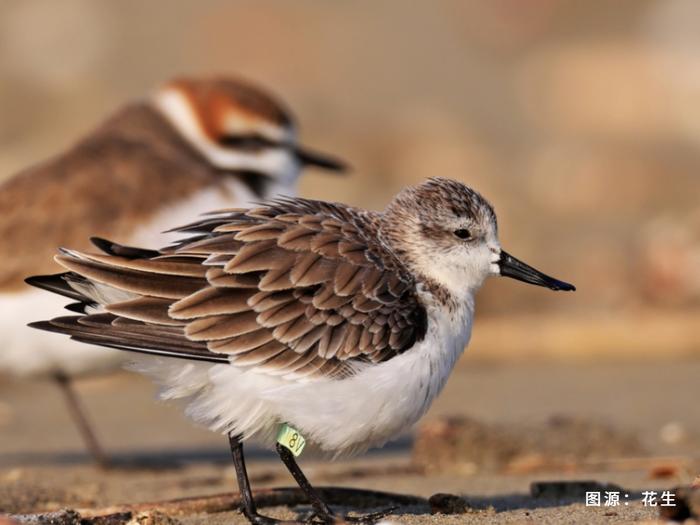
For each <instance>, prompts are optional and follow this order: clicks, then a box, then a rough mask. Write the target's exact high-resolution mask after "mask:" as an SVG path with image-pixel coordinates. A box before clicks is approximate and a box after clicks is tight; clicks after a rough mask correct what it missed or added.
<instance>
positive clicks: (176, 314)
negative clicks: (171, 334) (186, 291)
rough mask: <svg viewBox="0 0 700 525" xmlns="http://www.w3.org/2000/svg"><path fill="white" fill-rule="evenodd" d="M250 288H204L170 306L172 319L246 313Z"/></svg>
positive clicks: (253, 291) (252, 292) (251, 293)
mask: <svg viewBox="0 0 700 525" xmlns="http://www.w3.org/2000/svg"><path fill="white" fill-rule="evenodd" d="M254 293H255V290H252V289H250V288H243V289H238V288H204V289H202V290H199V291H197V292H195V293H193V294H191V295H188V296H187V297H184V298H183V299H180V300H179V301H177V302H175V303H173V304H172V306H171V307H170V312H169V313H170V316H171V317H172V318H173V319H197V318H199V317H205V316H208V315H221V314H237V313H240V312H245V311H248V310H249V309H250V308H249V307H248V299H250V297H251V296H252V295H253V294H254Z"/></svg>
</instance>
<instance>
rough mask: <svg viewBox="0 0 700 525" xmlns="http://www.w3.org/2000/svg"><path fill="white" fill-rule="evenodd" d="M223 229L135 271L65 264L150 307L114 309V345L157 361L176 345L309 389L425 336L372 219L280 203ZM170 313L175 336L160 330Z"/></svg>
mask: <svg viewBox="0 0 700 525" xmlns="http://www.w3.org/2000/svg"><path fill="white" fill-rule="evenodd" d="M225 219H226V217H225V216H218V217H215V218H211V217H209V218H205V219H203V220H202V221H201V222H200V223H193V224H191V225H188V226H187V227H186V229H187V231H194V232H202V231H204V232H208V233H206V238H204V237H200V238H198V239H196V240H193V241H191V242H190V243H189V244H188V243H187V242H185V243H180V245H179V247H178V248H177V250H176V251H175V252H173V251H163V252H161V253H162V255H159V256H157V257H153V258H150V259H149V258H146V259H143V260H141V259H140V260H139V261H140V262H138V263H134V261H130V260H129V261H125V260H123V259H124V258H120V257H115V256H108V255H105V256H100V257H99V259H96V258H95V257H93V258H90V257H91V256H89V255H88V256H84V255H82V254H78V253H73V252H66V253H64V254H63V255H61V256H59V260H60V262H61V263H62V264H64V265H65V266H66V267H68V268H69V269H71V270H72V271H74V272H76V273H79V274H81V275H83V276H84V277H85V278H87V279H94V280H96V281H99V282H105V283H106V284H109V285H110V286H113V287H115V288H117V289H120V290H126V291H130V292H134V293H138V294H141V295H142V296H144V297H141V298H139V299H137V300H134V301H129V302H126V304H124V303H120V304H117V305H114V309H113V310H114V311H113V312H112V314H111V315H120V316H121V315H122V314H123V316H122V317H118V318H117V319H116V320H113V321H112V322H110V323H109V324H110V327H111V328H110V334H109V337H108V339H107V340H108V341H110V342H113V338H114V337H115V335H114V333H115V332H116V331H117V330H120V331H123V334H124V336H125V338H126V340H128V344H129V345H134V341H135V339H136V338H137V337H139V335H142V336H143V337H144V340H148V341H152V342H154V344H157V345H159V349H160V348H161V347H162V346H163V345H164V344H165V343H166V342H167V341H173V340H183V341H181V342H180V343H177V344H175V346H176V347H178V348H182V349H183V351H184V349H187V348H189V347H190V346H191V345H194V347H195V348H198V349H199V348H201V347H202V345H206V348H207V351H209V352H212V353H216V354H220V355H225V356H228V357H229V358H230V359H231V360H232V363H233V364H234V365H235V366H245V367H253V370H255V371H256V372H260V373H267V374H273V375H283V376H284V375H287V376H289V377H290V378H294V379H298V380H312V379H314V378H320V377H326V378H335V379H341V378H343V377H348V376H349V375H351V374H352V373H353V370H355V369H356V368H357V365H358V364H359V363H361V362H362V363H366V362H381V361H385V360H387V359H391V358H392V357H393V356H395V355H397V354H400V353H401V352H404V351H406V350H408V349H409V348H411V347H412V346H413V345H414V343H415V342H416V341H418V340H420V339H421V338H422V337H423V336H424V333H425V310H424V308H423V306H422V305H421V304H420V302H419V301H418V299H417V296H416V294H415V292H414V285H413V281H412V280H411V277H410V275H409V274H408V272H407V271H405V269H402V268H401V267H398V266H396V264H397V262H396V260H395V259H394V258H393V255H392V254H390V253H386V254H385V253H384V252H383V250H384V249H385V248H383V245H382V244H381V243H377V242H375V241H374V240H373V235H374V236H376V235H377V232H376V230H372V228H375V227H376V224H377V223H378V220H377V219H376V217H375V216H373V215H372V214H371V213H369V212H359V211H354V210H352V209H350V208H346V207H342V206H339V205H331V204H328V203H316V202H314V201H305V200H303V199H297V200H291V199H282V200H280V201H276V202H273V203H271V204H270V205H269V206H267V207H262V208H258V209H256V210H253V211H248V212H240V211H235V212H232V213H231V215H230V216H229V217H228V220H230V224H229V223H227V222H226V220H225ZM229 226H230V228H229ZM227 230H230V231H227ZM373 231H374V233H372V232H373ZM233 232H237V233H233ZM341 235H342V237H340V236H341ZM233 236H235V239H234V238H233ZM188 246H189V247H190V248H191V249H192V252H191V253H190V252H188V251H187V250H188ZM385 260H386V264H384V261H385ZM136 264H138V265H139V266H135V265H136ZM192 266H199V267H200V268H202V269H203V270H197V271H195V270H194V269H193V267H192ZM202 276H204V278H203V277H202ZM147 297H150V299H148V298H147ZM139 301H141V302H139ZM148 301H154V303H153V304H152V305H151V304H150V303H148ZM132 302H133V304H131V303H132ZM156 302H157V304H156ZM167 305H169V307H168V308H169V309H168V310H167V315H168V316H169V317H170V318H171V320H172V321H173V324H174V325H175V326H166V325H165V323H162V322H161V323H160V324H156V320H160V321H163V319H162V315H163V311H164V308H165V307H166V306H167ZM151 306H152V308H153V312H152V313H151V311H150V310H149V309H148V308H147V307H151ZM149 315H151V316H153V321H151V320H150V319H149V317H148V316H149ZM90 322H94V321H90ZM97 322H98V323H102V322H103V320H102V319H97ZM178 323H183V324H184V325H185V326H184V329H183V328H182V327H181V326H177V324H178ZM90 328H91V329H97V328H98V327H97V326H91V327H90ZM144 345H145V343H144ZM144 345H142V346H141V347H143V346H144ZM141 347H140V348H141Z"/></svg>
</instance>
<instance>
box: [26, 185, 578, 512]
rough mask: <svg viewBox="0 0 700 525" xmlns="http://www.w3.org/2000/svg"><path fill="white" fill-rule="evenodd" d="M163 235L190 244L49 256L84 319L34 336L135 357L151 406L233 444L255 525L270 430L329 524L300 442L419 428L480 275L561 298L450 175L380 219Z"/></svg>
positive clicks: (245, 219)
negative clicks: (151, 387)
mask: <svg viewBox="0 0 700 525" xmlns="http://www.w3.org/2000/svg"><path fill="white" fill-rule="evenodd" d="M176 231H178V232H180V233H181V234H183V235H185V236H186V237H185V238H183V239H182V240H181V241H179V242H177V243H175V244H173V245H172V246H170V247H168V248H166V249H163V250H161V251H158V252H156V251H149V250H144V251H138V250H133V251H129V252H128V253H122V252H121V251H120V249H119V248H118V247H115V246H111V247H110V246H108V247H107V249H106V250H105V253H101V254H89V253H82V252H77V251H73V250H62V251H61V252H60V254H59V255H57V257H56V260H57V261H58V262H59V263H60V264H61V265H63V266H64V267H65V268H66V269H67V270H68V271H67V272H66V273H65V274H63V275H62V277H61V280H62V282H61V283H57V282H56V281H55V279H54V280H52V281H51V283H52V286H47V288H52V291H55V292H58V293H61V294H63V295H66V296H68V297H71V298H72V299H74V300H77V301H78V304H79V308H78V307H76V308H75V309H83V310H84V311H85V313H84V314H83V315H77V316H66V317H58V318H55V319H52V320H51V321H42V322H38V323H34V325H33V326H35V327H37V328H41V329H45V330H49V331H54V332H60V333H64V334H69V335H70V336H71V337H72V338H73V339H76V340H78V341H82V342H86V343H91V344H97V345H103V346H107V347H112V348H119V349H122V350H131V351H134V352H141V353H142V354H144V356H145V357H141V358H140V359H139V361H138V364H137V366H138V368H139V369H140V370H141V371H142V372H145V373H147V374H150V375H151V376H153V377H154V378H156V380H157V381H158V382H159V383H160V384H161V385H163V387H164V390H163V396H164V397H166V398H183V399H185V400H186V402H187V404H188V406H187V414H188V415H189V416H191V417H192V418H194V419H195V420H197V421H199V422H201V423H204V424H206V425H208V426H209V427H210V428H211V429H212V430H216V431H220V432H223V433H226V434H228V436H229V440H230V444H231V449H232V452H233V460H234V464H235V467H236V472H237V476H238V483H239V486H240V490H241V493H242V494H243V495H244V502H245V503H244V506H243V511H244V513H245V515H246V516H247V517H248V519H249V520H250V521H251V522H253V523H269V522H271V521H272V520H271V519H269V518H266V517H264V516H262V515H260V514H258V512H257V510H256V507H255V503H254V501H253V498H252V495H251V492H250V485H249V483H248V478H247V475H246V470H245V463H244V460H243V448H242V447H243V445H242V442H243V440H245V439H248V438H253V437H255V438H258V439H260V440H262V441H263V442H265V443H268V444H271V445H272V444H274V443H275V436H277V439H278V442H277V445H276V448H277V451H278V453H279V455H280V457H281V459H282V461H283V462H284V463H285V465H286V466H287V467H288V469H289V470H290V472H291V473H292V475H293V476H294V478H295V480H296V481H297V482H298V483H299V485H300V487H301V488H302V489H303V490H304V491H305V493H306V495H307V496H308V498H309V500H310V502H311V504H312V506H313V508H314V512H315V515H316V516H317V518H318V519H320V520H322V521H324V522H331V521H333V520H334V519H335V515H334V514H333V512H332V511H331V510H330V509H329V507H328V506H327V505H326V504H325V503H324V502H323V501H322V500H321V498H320V497H319V496H318V494H317V492H316V491H315V490H314V489H313V488H312V486H311V485H310V484H309V482H308V481H307V479H306V477H305V476H304V474H303V473H302V471H301V470H300V468H299V467H298V465H297V463H296V462H295V459H294V453H296V452H298V449H299V446H300V445H301V444H303V443H304V442H308V443H310V444H312V445H314V446H315V447H316V448H318V449H320V450H321V451H323V452H327V453H329V454H331V455H335V456H338V455H343V454H349V453H356V452H360V451H363V450H365V449H367V448H368V447H370V446H377V445H381V444H383V443H384V442H386V441H387V440H388V439H390V438H391V437H392V436H396V435H397V434H398V433H400V432H402V431H403V430H405V429H407V428H408V427H410V426H411V425H412V424H413V423H415V422H416V421H417V420H418V419H419V418H420V417H421V416H422V415H423V414H424V413H425V412H426V410H427V409H428V407H429V406H430V404H431V402H432V401H433V399H435V397H436V396H437V395H438V393H439V392H440V390H441V389H442V387H443V386H444V384H445V382H446V380H447V377H448V376H449V374H450V371H451V370H452V368H453V366H454V364H455V362H456V360H457V358H458V357H459V356H460V355H461V354H462V351H463V350H464V347H465V346H466V344H467V342H468V340H469V337H470V333H471V327H472V319H473V313H474V295H475V293H476V291H477V290H478V289H479V287H480V286H481V285H482V283H483V282H484V280H485V279H486V278H487V277H489V276H491V275H502V276H506V277H512V278H514V279H518V280H520V281H524V282H527V283H531V284H535V285H538V286H544V287H547V288H550V289H552V290H574V287H573V286H572V285H570V284H568V283H565V282H562V281H559V280H557V279H554V278H552V277H549V276H547V275H545V274H543V273H541V272H539V271H537V270H535V269H534V268H532V267H530V266H528V265H527V264H525V263H523V262H521V261H519V260H518V259H516V258H514V257H513V256H511V255H509V254H508V253H506V252H505V251H503V250H502V249H501V246H500V243H499V241H498V236H497V226H496V215H495V213H494V211H493V208H492V207H491V205H490V204H489V203H488V202H487V201H486V200H485V199H484V198H483V197H481V195H479V194H478V193H477V192H475V191H474V190H472V189H470V188H468V187H467V186H465V185H463V184H461V183H459V182H455V181H452V180H447V179H439V178H435V179H430V180H429V181H427V182H425V183H423V184H421V185H419V186H416V187H411V188H407V189H405V190H403V191H402V192H400V193H399V194H398V195H397V196H396V197H395V198H394V199H393V200H392V202H391V203H390V204H389V205H388V207H387V208H386V209H385V210H384V211H383V212H374V211H366V210H361V209H357V208H352V207H350V206H345V205H343V204H334V203H328V202H321V201H312V200H306V199H293V198H282V199H277V200H273V201H270V202H269V203H267V204H265V205H262V206H260V207H257V208H254V209H249V210H244V209H238V210H224V211H221V212H217V213H213V214H210V215H208V216H205V217H204V218H203V219H201V220H200V221H198V222H195V223H193V224H190V225H188V226H185V227H182V228H178V229H177V230H176ZM100 247H102V248H105V246H104V245H103V244H100ZM42 282H43V280H42V278H36V279H34V280H33V281H32V284H36V285H42ZM175 358H181V359H175ZM290 433H291V436H292V438H289V439H288V436H289V435H290ZM377 517H378V515H374V516H369V517H364V518H360V519H364V520H365V521H371V520H372V519H375V518H377Z"/></svg>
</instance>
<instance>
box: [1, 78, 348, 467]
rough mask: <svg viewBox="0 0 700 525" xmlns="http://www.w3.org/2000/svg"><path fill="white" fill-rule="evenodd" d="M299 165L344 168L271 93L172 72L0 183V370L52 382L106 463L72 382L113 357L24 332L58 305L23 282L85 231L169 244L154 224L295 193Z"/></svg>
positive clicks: (81, 241)
mask: <svg viewBox="0 0 700 525" xmlns="http://www.w3.org/2000/svg"><path fill="white" fill-rule="evenodd" d="M306 166H317V167H320V168H323V169H325V170H329V171H343V170H344V168H345V166H344V164H343V163H342V162H341V161H339V160H337V159H335V158H333V157H330V156H326V155H323V154H320V153H317V152H314V151H312V150H309V149H306V148H303V147H301V146H300V145H299V144H298V141H297V129H296V124H295V121H294V118H293V116H292V115H291V114H290V112H289V110H288V109H287V108H286V107H285V106H284V105H283V104H282V103H281V102H280V101H279V100H277V99H275V98H273V97H272V96H270V95H269V94H267V93H266V92H265V91H264V90H262V89H260V88H258V87H257V86H254V85H252V84H249V83H247V82H244V81H241V80H238V79H229V78H208V79H198V78H178V79H175V80H173V81H171V82H169V83H167V84H165V85H164V86H163V87H161V88H160V89H159V90H157V91H156V92H155V93H154V95H153V96H152V97H151V98H149V99H147V100H142V101H137V102H134V103H131V104H129V105H127V106H126V107H124V108H122V109H120V110H119V111H117V112H116V113H115V114H114V115H113V116H112V117H111V118H109V119H108V120H107V121H106V122H104V123H103V124H102V125H100V126H99V127H97V129H95V130H94V131H92V132H91V133H90V134H88V135H87V136H86V137H84V138H83V139H82V140H80V141H79V142H78V143H77V144H76V145H75V146H73V147H72V148H71V149H69V150H68V151H66V152H64V153H61V154H59V155H57V156H55V157H53V158H51V159H49V160H47V161H45V162H42V163H40V164H38V165H36V166H33V167H30V168H28V169H26V170H24V171H22V172H20V173H18V174H16V175H15V176H13V177H11V178H9V179H8V180H7V181H6V182H5V183H4V184H2V185H0V209H1V210H2V218H1V219H0V252H1V253H3V254H5V257H3V258H2V259H0V311H2V312H3V315H2V316H0V336H1V337H2V340H3V346H2V348H1V349H0V371H5V372H8V373H11V374H15V375H19V376H26V377H30V376H31V377H36V376H44V377H46V376H49V377H51V378H53V379H54V380H55V381H56V384H57V385H59V386H60V388H61V390H62V391H63V393H64V395H65V397H66V400H67V402H68V407H69V410H70V411H71V415H72V417H73V418H74V420H75V422H76V425H77V426H78V429H79V431H80V433H81V435H82V437H83V439H84V441H85V444H86V446H87V448H88V450H89V451H90V453H91V454H92V456H93V457H94V459H95V460H96V461H97V463H98V464H100V465H102V466H107V465H108V460H107V457H106V456H105V454H104V452H103V451H102V449H101V447H100V445H99V443H98V441H97V439H96V437H95V434H94V433H93V432H92V430H91V428H90V425H89V423H88V420H87V418H86V417H85V414H84V413H83V410H82V409H81V407H80V404H79V402H78V400H77V398H76V396H75V392H74V390H73V388H72V385H71V382H72V378H74V377H75V376H77V375H83V374H91V373H96V372H101V371H106V370H110V369H113V368H115V367H118V366H119V365H120V364H121V363H122V362H123V357H122V356H121V355H119V354H120V352H105V351H104V349H96V348H93V347H89V346H85V345H79V344H76V343H74V342H69V341H64V340H60V341H57V340H56V339H54V338H47V337H46V334H43V333H41V332H39V331H36V330H29V329H28V328H26V324H27V323H28V322H30V321H32V320H35V319H37V317H42V316H48V315H49V314H50V313H52V312H55V308H57V307H59V306H60V305H61V300H60V299H58V298H57V299H56V300H55V299H53V297H52V298H49V299H47V297H46V296H44V295H39V294H40V292H39V291H38V290H32V289H30V288H29V287H27V286H26V285H25V284H24V282H23V280H24V278H25V277H27V276H28V275H36V274H41V273H44V274H45V273H51V272H53V271H55V270H56V269H57V267H56V266H54V264H53V263H52V255H53V253H54V252H55V249H56V247H58V246H64V245H69V246H74V247H77V248H80V249H86V248H88V246H86V242H87V241H86V239H88V238H89V237H90V236H91V235H96V236H98V237H96V238H93V239H92V240H93V243H95V244H97V245H98V246H101V247H102V248H107V249H108V248H109V247H108V246H105V244H106V242H105V241H102V240H101V239H100V238H99V237H102V236H104V237H108V238H110V239H114V240H116V241H119V242H122V243H125V244H127V245H128V244H138V245H142V246H153V247H159V246H162V245H163V243H164V242H168V241H169V240H171V237H169V234H163V233H162V232H163V230H165V229H166V228H167V227H169V226H172V224H177V222H178V221H180V222H182V221H183V220H189V219H191V218H192V217H193V216H195V215H197V214H200V213H203V212H205V211H210V210H213V209H220V208H228V207H235V206H244V205H248V204H250V203H253V202H256V201H260V200H265V199H269V198H273V197H275V196H280V195H295V193H296V182H297V179H298V177H299V175H300V172H301V170H302V169H303V168H304V167H306ZM107 244H108V243H107ZM119 250H122V252H123V251H124V250H126V251H128V248H124V247H119ZM122 252H120V253H118V254H121V255H128V253H122ZM49 282H51V281H50V280H49Z"/></svg>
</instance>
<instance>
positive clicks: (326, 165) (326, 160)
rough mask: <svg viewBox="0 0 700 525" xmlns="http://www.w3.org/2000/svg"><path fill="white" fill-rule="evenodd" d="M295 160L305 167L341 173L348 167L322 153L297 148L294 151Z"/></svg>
mask: <svg viewBox="0 0 700 525" xmlns="http://www.w3.org/2000/svg"><path fill="white" fill-rule="evenodd" d="M295 153H296V155H297V159H299V162H301V163H302V164H303V165H305V166H316V167H318V168H323V169H325V170H330V171H336V172H339V173H342V172H344V171H347V169H348V165H347V164H346V163H345V162H343V161H342V160H340V159H338V158H336V157H331V156H330V155H326V154H324V153H319V152H317V151H312V150H310V149H307V148H304V147H298V148H296V150H295Z"/></svg>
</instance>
